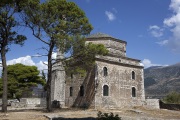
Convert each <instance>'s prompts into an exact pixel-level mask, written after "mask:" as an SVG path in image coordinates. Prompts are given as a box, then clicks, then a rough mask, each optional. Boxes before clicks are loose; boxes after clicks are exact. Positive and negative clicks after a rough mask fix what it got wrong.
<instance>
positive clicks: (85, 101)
mask: <svg viewBox="0 0 180 120" xmlns="http://www.w3.org/2000/svg"><path fill="white" fill-rule="evenodd" d="M94 78H95V74H94V69H92V70H91V71H90V72H88V73H87V75H86V76H85V77H81V76H80V75H74V76H73V78H71V77H68V78H67V79H66V94H65V98H66V100H65V101H66V102H65V105H66V106H67V107H91V108H94V107H93V106H94V94H95V84H94ZM81 86H84V96H80V87H81ZM70 87H72V88H73V92H72V96H70Z"/></svg>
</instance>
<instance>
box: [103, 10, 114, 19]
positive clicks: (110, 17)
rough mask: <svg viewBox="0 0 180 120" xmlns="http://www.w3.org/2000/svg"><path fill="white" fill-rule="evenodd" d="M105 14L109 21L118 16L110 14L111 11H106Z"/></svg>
mask: <svg viewBox="0 0 180 120" xmlns="http://www.w3.org/2000/svg"><path fill="white" fill-rule="evenodd" d="M105 14H106V16H107V17H108V20H109V21H113V20H115V19H116V16H115V15H114V14H113V13H112V12H110V11H105Z"/></svg>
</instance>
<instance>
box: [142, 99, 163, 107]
mask: <svg viewBox="0 0 180 120" xmlns="http://www.w3.org/2000/svg"><path fill="white" fill-rule="evenodd" d="M144 105H145V107H147V108H150V109H159V108H160V106H159V99H146V101H145V104H144Z"/></svg>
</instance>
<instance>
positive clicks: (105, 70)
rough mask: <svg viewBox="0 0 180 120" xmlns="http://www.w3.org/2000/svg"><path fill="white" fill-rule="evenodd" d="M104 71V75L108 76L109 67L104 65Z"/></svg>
mask: <svg viewBox="0 0 180 120" xmlns="http://www.w3.org/2000/svg"><path fill="white" fill-rule="evenodd" d="M103 72H104V76H107V75H108V72H107V67H104V68H103Z"/></svg>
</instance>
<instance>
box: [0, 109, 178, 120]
mask: <svg viewBox="0 0 180 120" xmlns="http://www.w3.org/2000/svg"><path fill="white" fill-rule="evenodd" d="M98 111H101V112H103V113H104V112H106V113H110V112H113V113H114V114H118V115H119V116H120V117H122V120H180V111H171V110H162V109H161V110H159V109H156V110H155V109H154V110H152V109H146V108H132V109H123V110H92V109H89V110H80V109H58V110H54V112H52V113H47V112H45V110H44V109H16V110H9V111H8V113H6V114H5V113H0V120H49V119H48V117H49V118H54V117H56V118H58V117H61V118H87V117H93V118H95V117H97V113H98Z"/></svg>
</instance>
